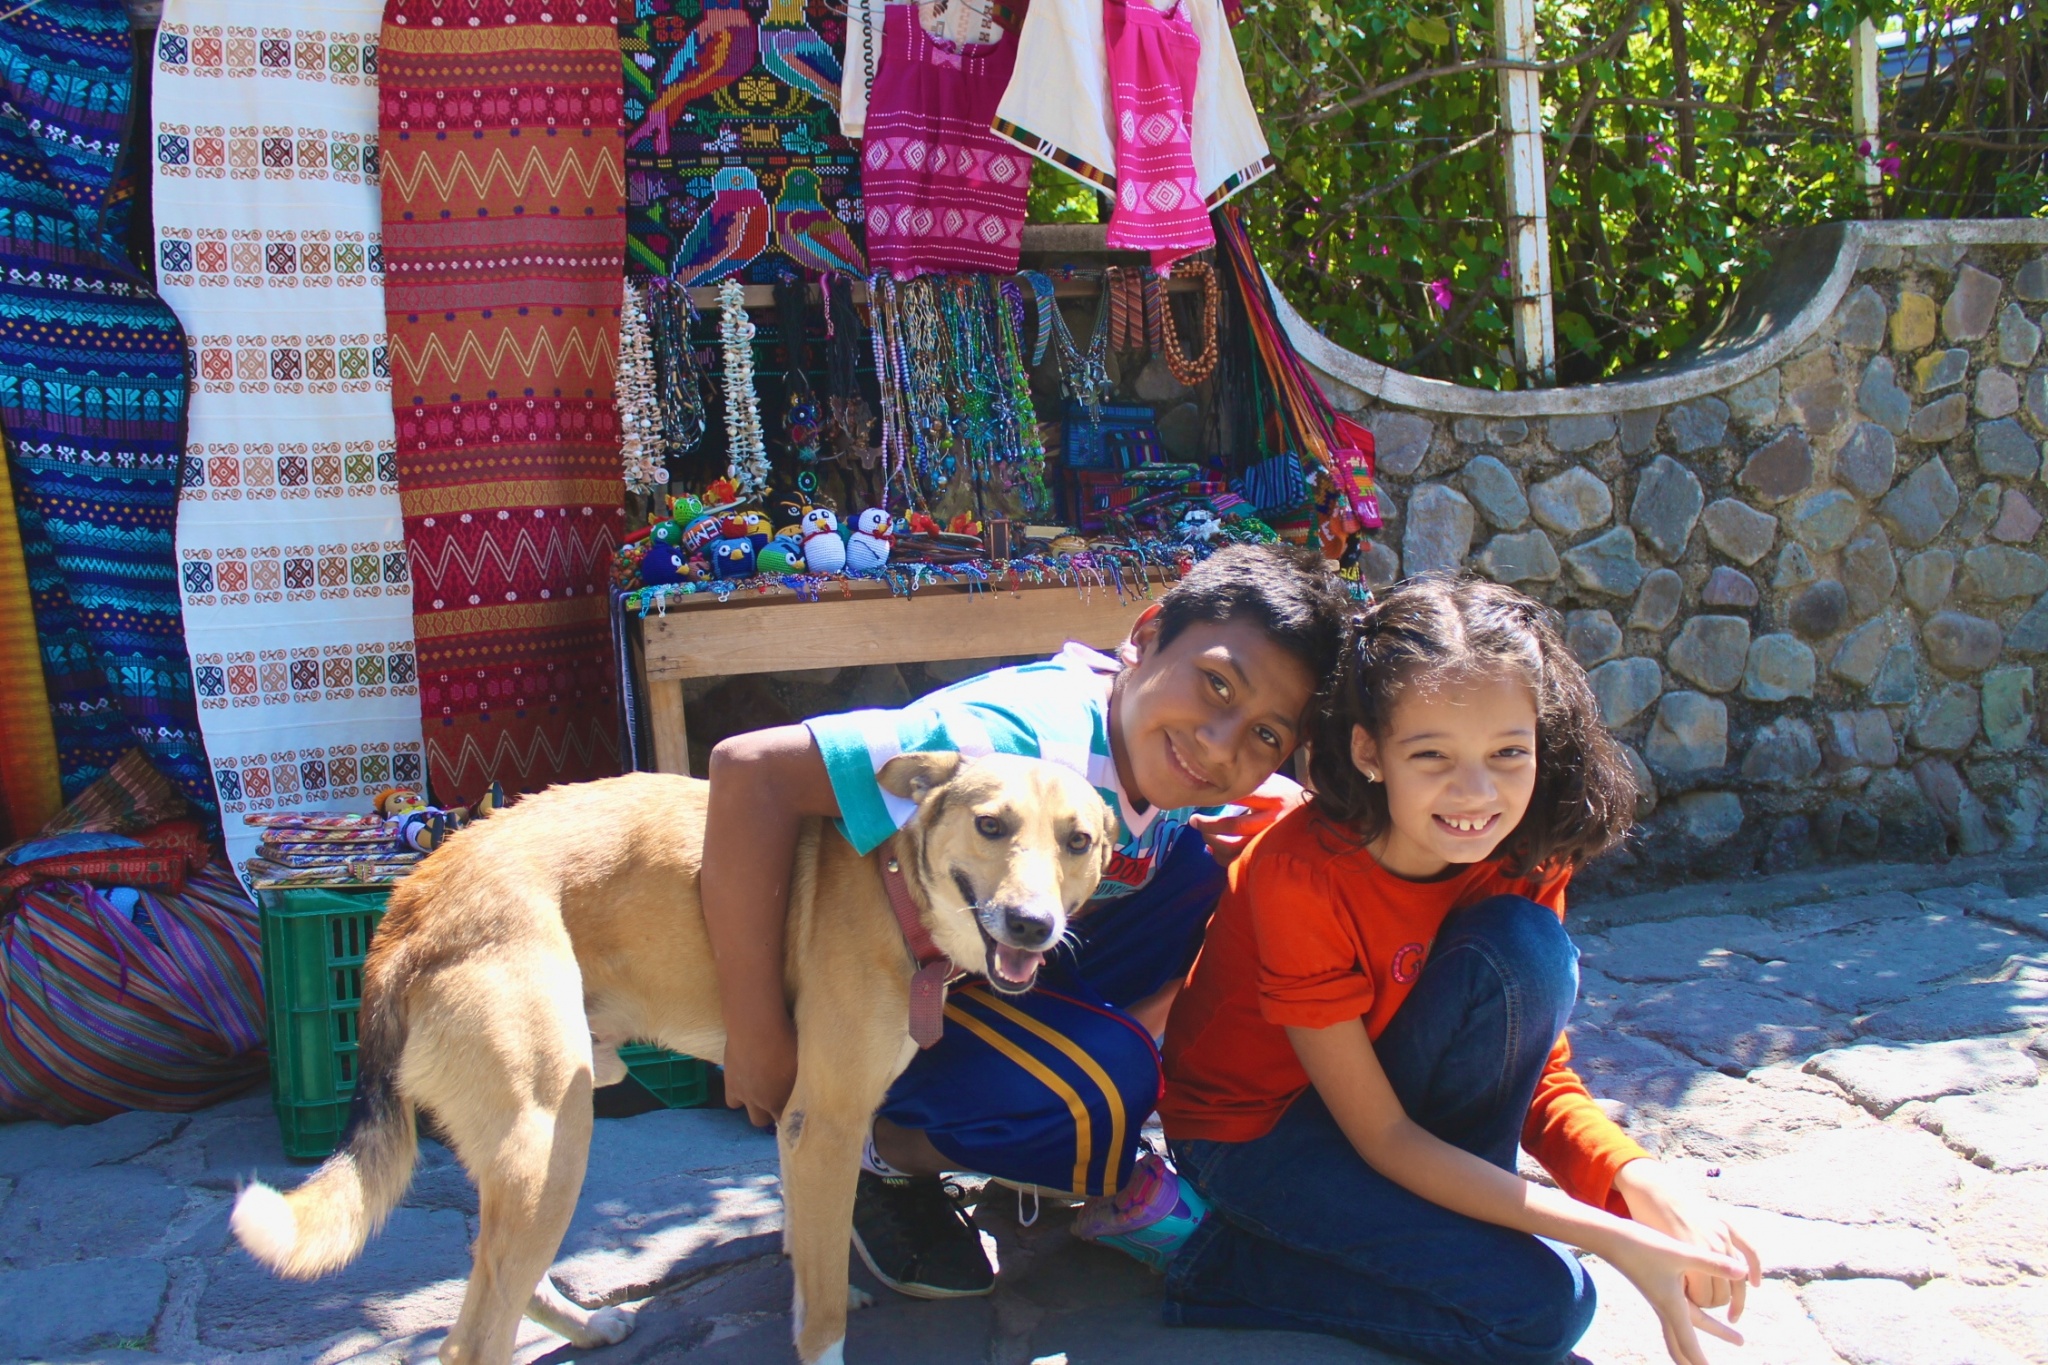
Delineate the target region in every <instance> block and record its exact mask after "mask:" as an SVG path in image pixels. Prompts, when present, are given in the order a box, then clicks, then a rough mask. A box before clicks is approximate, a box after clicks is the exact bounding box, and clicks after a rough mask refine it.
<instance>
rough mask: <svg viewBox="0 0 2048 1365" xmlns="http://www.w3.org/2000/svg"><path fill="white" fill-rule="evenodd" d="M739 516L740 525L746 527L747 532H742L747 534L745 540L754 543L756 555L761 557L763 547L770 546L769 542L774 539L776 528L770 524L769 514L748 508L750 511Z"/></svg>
mask: <svg viewBox="0 0 2048 1365" xmlns="http://www.w3.org/2000/svg"><path fill="white" fill-rule="evenodd" d="M737 516H739V524H741V526H745V532H741V534H745V538H748V540H752V542H754V553H756V555H760V551H762V546H764V544H768V540H772V538H774V526H770V524H768V514H766V512H762V510H758V508H748V510H745V512H741V514H737Z"/></svg>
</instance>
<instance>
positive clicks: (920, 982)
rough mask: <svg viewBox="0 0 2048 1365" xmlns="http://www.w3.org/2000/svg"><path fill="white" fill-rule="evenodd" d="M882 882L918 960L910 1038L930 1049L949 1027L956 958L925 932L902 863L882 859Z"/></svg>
mask: <svg viewBox="0 0 2048 1365" xmlns="http://www.w3.org/2000/svg"><path fill="white" fill-rule="evenodd" d="M882 885H883V886H884V887H886V888H888V891H889V908H890V909H892V910H894V911H895V912H896V927H897V928H898V929H901V930H902V931H903V942H904V944H905V945H906V946H908V947H909V949H910V954H911V956H912V957H915V958H916V959H917V975H915V976H913V977H911V978H910V1038H911V1041H912V1042H914V1043H916V1044H917V1045H918V1047H920V1048H928V1047H930V1046H931V1045H932V1044H933V1043H936V1042H938V1041H939V1035H940V1034H941V1033H943V1032H945V1029H946V982H947V981H948V980H950V979H951V978H952V976H953V971H954V968H953V959H951V958H949V957H947V956H946V955H945V954H944V953H942V952H940V951H939V945H938V944H936V943H934V942H932V936H931V935H930V934H929V933H928V932H926V930H925V927H924V921H923V920H922V919H920V918H919V917H918V913H917V902H916V901H914V900H912V899H911V898H910V882H909V880H908V879H907V878H905V877H904V875H903V865H902V864H901V863H899V862H897V861H896V859H894V858H884V859H882Z"/></svg>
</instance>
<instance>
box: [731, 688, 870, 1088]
mask: <svg viewBox="0 0 2048 1365" xmlns="http://www.w3.org/2000/svg"><path fill="white" fill-rule="evenodd" d="M838 814H839V802H838V801H837V799H836V798H834V796H833V795H832V783H831V781H830V780H829V778H828V777H827V775H826V772H825V759H824V756H823V755H822V754H821V753H819V751H818V745H817V742H816V741H815V740H813V739H812V738H811V732H810V731H809V730H808V729H806V728H805V727H803V726H801V725H784V726H779V727H777V728H776V729H773V730H757V731H755V732H753V733H752V734H745V735H734V736H733V737H732V738H730V739H726V740H721V741H720V742H719V744H718V745H717V746H716V747H715V748H713V749H712V751H711V795H710V801H709V805H708V809H707V810H706V813H705V819H704V869H703V873H702V875H701V877H700V879H699V892H698V894H699V897H700V899H701V901H702V903H703V907H704V932H705V933H706V935H707V936H708V937H709V938H710V940H711V955H712V958H713V959H714V961H715V962H716V965H717V969H718V991H719V1001H720V1007H721V1009H722V1011H723V1014H724V1018H725V1102H726V1104H727V1106H728V1107H730V1108H734V1109H738V1108H740V1107H742V1106H744V1107H745V1108H746V1111H747V1117H748V1118H749V1119H751V1120H752V1121H753V1122H754V1123H755V1124H757V1125H760V1126H762V1127H766V1126H767V1125H769V1124H771V1123H773V1122H775V1120H776V1119H777V1118H779V1117H780V1116H781V1114H782V1107H783V1105H785V1104H787V1103H788V1102H789V1092H790V1091H791V1089H793V1088H794V1087H795V1085H796V1024H795V1022H794V1021H793V1020H792V1019H791V1018H790V1015H789V1006H788V1003H787V1002H786V1001H785V1000H784V999H783V975H782V965H783V940H784V929H785V928H786V922H787V920H788V918H789V881H790V873H791V871H792V869H793V868H794V866H795V863H796V841H797V833H798V830H799V829H800V828H801V826H802V824H803V821H804V819H805V817H807V816H813V815H816V816H836V815H838Z"/></svg>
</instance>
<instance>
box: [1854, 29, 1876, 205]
mask: <svg viewBox="0 0 2048 1365" xmlns="http://www.w3.org/2000/svg"><path fill="white" fill-rule="evenodd" d="M1849 73H1850V80H1851V81H1852V82H1853V83H1854V84H1853V85H1852V87H1851V89H1850V91H1849V119H1850V122H1851V123H1852V124H1853V125H1854V128H1855V131H1854V133H1853V136H1854V137H1855V139H1856V142H1857V145H1858V147H1859V148H1861V147H1863V146H1868V147H1869V148H1870V152H1869V154H1868V155H1867V156H1862V157H1859V158H1858V161H1857V166H1856V170H1857V174H1858V176H1859V177H1860V178H1861V179H1862V181H1863V197H1864V199H1865V200H1867V201H1868V203H1869V205H1870V211H1871V213H1872V215H1875V214H1876V213H1877V212H1878V209H1879V205H1880V204H1881V203H1882V193H1883V185H1884V172H1883V171H1882V170H1881V169H1879V167H1878V164H1877V162H1878V158H1879V157H1880V156H1882V155H1883V154H1884V147H1883V144H1882V143H1880V142H1879V141H1878V140H1877V25H1876V24H1873V23H1872V22H1871V21H1870V20H1868V19H1865V20H1863V21H1862V22H1861V23H1859V24H1857V25H1856V31H1855V32H1854V33H1853V34H1851V35H1850V37H1849Z"/></svg>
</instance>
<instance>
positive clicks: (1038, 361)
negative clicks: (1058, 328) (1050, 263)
mask: <svg viewBox="0 0 2048 1365" xmlns="http://www.w3.org/2000/svg"><path fill="white" fill-rule="evenodd" d="M1024 279H1025V281H1026V282H1027V283H1028V284H1030V286H1031V295H1032V298H1033V299H1034V300H1036V301H1037V304H1038V318H1037V322H1036V325H1035V326H1034V328H1033V329H1032V333H1031V367H1032V368H1033V369H1037V368H1038V367H1039V366H1040V365H1042V364H1044V363H1045V348H1046V344H1047V343H1048V342H1050V341H1051V340H1052V320H1053V309H1054V308H1055V307H1056V306H1057V305H1056V304H1055V303H1054V301H1053V292H1052V276H1050V275H1047V274H1045V273H1044V272H1043V271H1038V270H1027V271H1025V272H1024Z"/></svg>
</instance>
